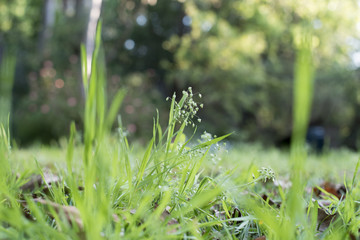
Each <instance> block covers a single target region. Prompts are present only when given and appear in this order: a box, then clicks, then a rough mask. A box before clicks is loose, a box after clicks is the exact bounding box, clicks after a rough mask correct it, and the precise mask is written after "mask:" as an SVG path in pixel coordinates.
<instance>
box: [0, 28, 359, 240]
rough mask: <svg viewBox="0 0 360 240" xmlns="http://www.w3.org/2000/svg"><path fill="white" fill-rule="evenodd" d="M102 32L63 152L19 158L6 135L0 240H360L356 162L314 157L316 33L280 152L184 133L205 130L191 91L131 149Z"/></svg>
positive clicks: (1, 153) (23, 153) (304, 47)
mask: <svg viewBox="0 0 360 240" xmlns="http://www.w3.org/2000/svg"><path fill="white" fill-rule="evenodd" d="M100 32H101V25H99V26H98V31H97V36H96V47H95V50H94V53H93V61H92V66H91V76H90V79H89V81H87V79H88V78H87V77H86V76H87V75H86V74H87V69H88V68H89V67H90V66H87V65H86V58H87V56H86V54H85V49H84V47H82V60H83V61H82V70H83V79H85V80H84V82H83V84H84V90H85V98H86V103H85V108H84V116H83V121H84V126H85V127H84V131H83V133H82V134H81V135H80V133H78V132H77V130H76V128H75V124H72V125H71V131H70V137H69V138H68V139H66V140H63V141H60V147H59V146H57V147H41V146H38V147H33V148H29V149H17V148H16V147H15V146H13V147H12V146H11V136H10V134H9V132H8V131H7V129H6V128H4V127H2V128H1V129H0V130H1V131H0V137H1V139H0V164H1V166H2V167H1V170H0V171H1V172H0V203H1V204H0V239H358V237H359V223H360V218H359V213H360V211H359V210H360V209H359V201H358V200H359V197H360V188H359V185H358V179H357V172H358V167H359V163H358V154H357V153H353V152H350V151H347V150H336V151H335V150H329V151H327V152H325V153H324V154H323V155H312V154H310V155H309V154H307V152H306V149H305V148H304V145H305V132H306V126H307V121H308V115H309V111H310V105H311V98H312V79H313V74H314V69H312V67H311V66H312V64H311V60H312V58H311V44H310V41H309V38H308V35H307V34H306V33H305V34H304V36H302V37H301V38H300V42H299V46H298V55H297V63H296V66H295V77H294V78H295V90H294V106H295V107H294V126H293V128H294V133H293V138H292V145H291V147H290V150H289V151H280V150H276V149H273V148H271V149H266V148H263V147H261V146H259V145H236V144H231V143H228V144H227V145H226V146H224V145H223V143H224V142H226V137H228V136H229V135H230V134H231V133H230V134H229V135H225V136H220V137H215V136H212V135H211V134H208V133H204V134H202V135H201V137H200V138H199V139H195V137H192V136H185V135H184V130H185V128H191V127H194V128H193V129H196V125H197V124H201V120H199V119H198V118H197V117H196V113H197V111H198V110H200V109H201V108H202V105H201V103H200V102H201V95H199V94H193V92H192V89H191V87H189V88H188V89H186V90H184V91H183V93H182V96H175V95H173V96H172V97H169V98H168V103H169V108H170V114H169V118H168V124H167V126H166V127H163V126H160V124H159V120H158V119H159V117H158V116H156V117H154V125H153V136H152V138H151V139H149V141H148V143H147V144H146V146H140V145H137V144H133V143H129V141H128V139H127V133H126V132H125V131H124V129H123V128H122V122H121V118H120V117H117V116H116V114H117V110H118V108H119V107H120V105H121V102H122V99H123V97H124V94H125V91H123V90H119V92H118V94H117V95H116V96H115V99H114V101H113V102H112V104H111V105H110V107H109V108H107V107H106V102H107V100H106V93H105V89H106V87H105V65H104V61H103V59H102V58H101V54H100V52H101V47H100V45H101V44H100V43H101V39H100ZM159 114H161V113H159ZM115 121H117V122H118V126H119V127H118V128H117V131H116V132H112V131H111V127H112V126H113V123H114V122H115ZM79 136H80V137H79Z"/></svg>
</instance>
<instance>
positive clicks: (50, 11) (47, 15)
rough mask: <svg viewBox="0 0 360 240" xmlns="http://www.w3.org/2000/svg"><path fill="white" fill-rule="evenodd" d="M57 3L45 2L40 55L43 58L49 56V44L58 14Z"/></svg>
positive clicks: (48, 0)
mask: <svg viewBox="0 0 360 240" xmlns="http://www.w3.org/2000/svg"><path fill="white" fill-rule="evenodd" d="M56 8H57V2H56V0H45V4H44V10H43V16H44V18H43V26H42V31H41V32H40V38H39V45H38V49H39V53H40V55H41V56H46V55H47V43H48V41H49V39H50V38H51V35H52V29H53V26H54V24H55V14H56Z"/></svg>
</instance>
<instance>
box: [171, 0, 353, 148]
mask: <svg viewBox="0 0 360 240" xmlns="http://www.w3.org/2000/svg"><path fill="white" fill-rule="evenodd" d="M304 4H305V3H296V4H295V3H290V2H288V1H277V2H272V1H202V0H194V1H186V3H185V12H186V14H187V15H188V16H190V17H191V20H192V24H191V32H189V33H188V34H185V35H183V36H173V37H172V38H171V39H170V40H168V41H166V42H165V43H164V47H166V49H168V50H169V51H170V52H172V53H173V54H174V62H168V63H166V64H164V67H166V69H167V70H168V74H167V80H168V84H169V85H170V86H176V87H178V88H184V87H186V86H187V85H191V86H193V87H194V89H196V90H197V89H201V91H202V92H203V93H204V94H205V95H206V96H207V98H206V99H205V101H204V104H205V106H207V112H206V113H204V114H203V118H206V119H207V121H209V122H210V123H211V124H210V125H209V127H211V126H214V125H216V127H215V128H214V130H215V129H216V131H220V132H224V131H225V132H226V131H229V130H230V129H238V130H239V132H240V134H239V137H240V138H241V137H243V138H245V139H250V140H253V139H259V138H261V139H262V140H264V141H265V142H266V140H268V141H271V142H274V141H275V142H276V141H277V140H280V139H282V138H284V137H285V136H289V135H290V132H291V121H292V120H291V119H292V118H291V115H290V114H289V113H290V112H291V109H292V105H291V102H292V101H291V99H292V94H291V92H292V79H293V78H292V75H293V71H292V69H293V68H292V65H293V64H294V63H295V52H294V50H293V49H294V46H296V45H297V44H298V42H299V40H300V38H301V37H300V31H301V28H302V26H303V25H307V26H308V28H310V29H312V32H313V35H312V39H311V42H312V43H313V45H314V61H313V64H314V66H316V67H317V68H319V69H321V71H319V73H318V74H317V77H316V78H317V79H316V84H315V89H314V92H315V93H316V94H315V102H314V108H313V114H312V115H311V116H310V120H311V122H316V124H322V125H323V126H325V127H327V128H329V130H331V128H333V126H334V125H338V124H340V125H342V124H345V122H347V121H351V120H350V119H353V117H352V116H351V110H350V109H351V108H353V107H354V103H355V102H354V101H352V100H350V101H348V102H344V101H343V100H342V99H344V100H345V99H348V96H349V95H348V93H349V92H348V91H347V90H345V88H344V86H350V85H353V84H355V83H357V82H358V80H357V78H356V77H355V76H354V75H353V74H351V72H352V70H351V69H350V68H349V67H350V65H351V64H352V63H351V59H350V58H349V53H351V52H352V51H357V49H356V46H354V45H351V44H349V43H348V42H349V41H350V40H351V39H352V38H357V30H356V29H355V27H356V26H355V25H354V24H353V20H351V19H358V16H359V15H358V6H357V4H356V3H355V2H352V1H347V2H343V1H337V0H333V1H327V2H321V3H319V2H312V3H311V4H310V3H307V4H309V5H306V6H305V5H304ZM310 5H311V6H312V7H309V6H310ZM343 11H346V12H348V13H349V15H347V16H344V14H343ZM350 16H351V17H350ZM334 72H337V73H338V74H335V75H334ZM330 82H332V83H334V84H329V83H330ZM337 85H338V86H337ZM340 85H341V86H340ZM325 92H326V93H325ZM330 92H331V94H329V93H330ZM328 94H329V95H328ZM330 96H331V97H330ZM335 99H339V100H340V101H341V102H342V103H341V104H337V103H335ZM345 101H346V100H345ZM324 106H326V107H324ZM329 108H330V109H331V112H332V113H334V114H331V116H329V117H324V116H328V115H329V114H326V113H325V112H324V111H327V110H325V109H329ZM339 111H340V112H342V113H344V115H342V116H343V117H342V118H341V120H340V119H337V120H339V121H338V122H337V123H335V122H334V119H333V118H336V117H335V115H337V114H335V113H338V112H339ZM219 112H220V113H221V115H222V116H223V117H222V119H221V121H219V119H218V117H217V116H218V115H217V113H219ZM205 116H206V117H205ZM333 116H334V117H333ZM337 120H335V121H337ZM340 122H342V123H340ZM343 126H344V125H343ZM344 137H345V135H343V136H342V137H341V138H342V139H344ZM334 142H336V141H334Z"/></svg>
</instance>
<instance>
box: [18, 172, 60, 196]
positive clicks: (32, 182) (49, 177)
mask: <svg viewBox="0 0 360 240" xmlns="http://www.w3.org/2000/svg"><path fill="white" fill-rule="evenodd" d="M44 180H45V181H44ZM60 181H61V179H60V177H59V176H57V175H54V174H51V173H49V172H46V171H45V172H44V179H43V178H42V176H41V175H40V174H36V175H32V176H30V179H29V181H28V182H27V183H25V184H23V185H22V186H21V187H20V190H22V191H30V192H32V191H34V190H35V189H36V188H38V187H41V186H42V185H45V188H46V189H48V187H47V186H52V185H56V184H59V183H60Z"/></svg>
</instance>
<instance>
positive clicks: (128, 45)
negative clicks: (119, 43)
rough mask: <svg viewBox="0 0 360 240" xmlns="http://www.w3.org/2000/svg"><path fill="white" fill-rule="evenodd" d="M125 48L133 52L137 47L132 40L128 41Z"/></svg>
mask: <svg viewBox="0 0 360 240" xmlns="http://www.w3.org/2000/svg"><path fill="white" fill-rule="evenodd" d="M124 47H125V48H126V49H127V50H133V49H134V47H135V42H134V40H132V39H128V40H126V41H125V43H124Z"/></svg>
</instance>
